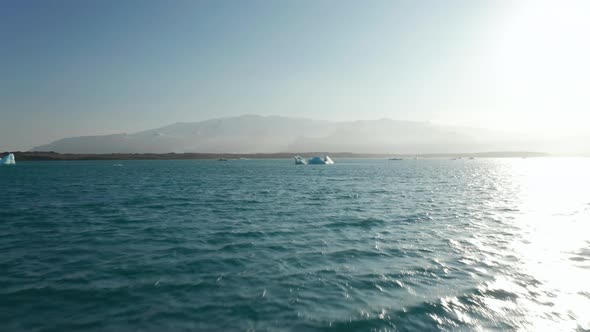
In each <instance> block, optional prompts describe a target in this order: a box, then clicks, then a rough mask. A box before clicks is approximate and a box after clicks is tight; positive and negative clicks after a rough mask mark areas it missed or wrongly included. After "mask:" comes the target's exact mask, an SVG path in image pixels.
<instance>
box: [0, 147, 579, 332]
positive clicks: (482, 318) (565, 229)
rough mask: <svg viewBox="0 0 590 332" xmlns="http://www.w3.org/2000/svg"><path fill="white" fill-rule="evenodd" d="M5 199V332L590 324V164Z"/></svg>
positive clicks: (240, 165)
mask: <svg viewBox="0 0 590 332" xmlns="http://www.w3.org/2000/svg"><path fill="white" fill-rule="evenodd" d="M113 164H121V165H122V166H121V167H118V166H113ZM0 188H2V189H1V191H0V213H1V214H0V253H1V255H0V324H1V327H0V330H2V331H75V330H88V331H233V330H250V331H254V330H256V331H438V330H445V331H472V330H507V331H510V330H522V331H541V330H547V331H561V330H564V331H585V330H588V329H590V159H588V158H586V159H575V158H548V159H476V160H454V161H453V160H443V159H432V160H430V159H420V160H402V161H387V160H336V165H333V166H311V165H309V166H303V165H299V166H297V165H293V162H292V161H291V160H230V161H228V162H218V161H117V162H105V161H89V162H20V163H18V164H17V165H14V166H1V167H0Z"/></svg>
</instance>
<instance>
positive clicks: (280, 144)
mask: <svg viewBox="0 0 590 332" xmlns="http://www.w3.org/2000/svg"><path fill="white" fill-rule="evenodd" d="M540 147H545V148H547V147H549V146H540V145H539V141H538V140H532V139H527V138H522V137H515V136H511V135H507V134H505V133H497V132H492V131H486V130H481V129H474V128H465V127H452V126H443V125H436V124H432V123H428V122H409V121H395V120H390V119H380V120H370V121H349V122H335V121H322V120H310V119H301V118H288V117H280V116H258V115H244V116H239V117H230V118H220V119H213V120H207V121H202V122H194V123H176V124H172V125H169V126H165V127H161V128H156V129H151V130H146V131H142V132H137V133H133V134H115V135H104V136H83V137H71V138H64V139H61V140H58V141H55V142H52V143H50V144H47V145H42V146H38V147H35V148H33V149H32V151H55V152H59V153H169V152H176V153H183V152H202V153H275V152H306V151H308V152H310V151H330V152H355V153H400V154H412V153H416V154H418V153H454V152H465V153H469V152H482V151H542V150H541V149H540ZM545 151H547V150H545ZM549 152H550V151H549Z"/></svg>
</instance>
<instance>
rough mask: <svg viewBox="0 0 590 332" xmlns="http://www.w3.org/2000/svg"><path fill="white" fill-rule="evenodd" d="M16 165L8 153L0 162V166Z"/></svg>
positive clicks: (11, 155)
mask: <svg viewBox="0 0 590 332" xmlns="http://www.w3.org/2000/svg"><path fill="white" fill-rule="evenodd" d="M14 164H16V160H15V159H14V155H13V154H12V153H9V154H8V155H7V156H5V157H4V158H2V159H1V160H0V165H14Z"/></svg>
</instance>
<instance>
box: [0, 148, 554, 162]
mask: <svg viewBox="0 0 590 332" xmlns="http://www.w3.org/2000/svg"><path fill="white" fill-rule="evenodd" d="M8 153H14V155H15V158H16V160H17V162H18V161H52V160H55V161H60V160H175V159H176V160H190V159H221V158H223V159H240V158H246V159H286V158H293V157H294V156H302V157H305V158H310V157H313V156H322V155H329V156H331V157H333V158H404V159H413V158H416V157H418V158H529V157H530V158H534V157H550V156H552V155H550V154H547V153H541V152H525V151H522V152H509V151H505V152H502V151H500V152H479V153H425V154H394V153H350V152H293V153H291V152H280V153H161V154H159V153H109V154H92V153H88V154H77V153H76V154H74V153H57V152H20V151H13V152H4V153H3V154H2V155H6V154H8Z"/></svg>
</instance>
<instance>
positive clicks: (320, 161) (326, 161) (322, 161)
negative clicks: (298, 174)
mask: <svg viewBox="0 0 590 332" xmlns="http://www.w3.org/2000/svg"><path fill="white" fill-rule="evenodd" d="M307 163H308V164H310V165H333V164H334V161H332V159H330V157H328V156H325V157H324V158H322V157H313V158H311V159H309V160H308V161H307Z"/></svg>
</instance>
